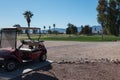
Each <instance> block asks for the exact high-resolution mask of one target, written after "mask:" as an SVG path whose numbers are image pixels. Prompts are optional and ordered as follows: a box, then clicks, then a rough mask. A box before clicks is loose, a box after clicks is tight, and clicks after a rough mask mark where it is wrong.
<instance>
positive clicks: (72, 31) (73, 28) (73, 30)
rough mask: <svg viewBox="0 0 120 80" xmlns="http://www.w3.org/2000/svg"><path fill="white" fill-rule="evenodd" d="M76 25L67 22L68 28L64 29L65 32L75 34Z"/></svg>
mask: <svg viewBox="0 0 120 80" xmlns="http://www.w3.org/2000/svg"><path fill="white" fill-rule="evenodd" d="M77 32H78V31H77V27H76V26H75V25H73V24H71V23H68V28H67V29H66V34H69V35H71V34H77Z"/></svg>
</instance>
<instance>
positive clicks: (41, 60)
mask: <svg viewBox="0 0 120 80" xmlns="http://www.w3.org/2000/svg"><path fill="white" fill-rule="evenodd" d="M46 59H47V55H46V54H43V55H41V56H40V62H43V61H46Z"/></svg>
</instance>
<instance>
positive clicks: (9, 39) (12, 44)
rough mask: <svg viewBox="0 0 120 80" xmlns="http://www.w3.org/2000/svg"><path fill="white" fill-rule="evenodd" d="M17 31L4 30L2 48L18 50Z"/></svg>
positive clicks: (2, 31)
mask: <svg viewBox="0 0 120 80" xmlns="http://www.w3.org/2000/svg"><path fill="white" fill-rule="evenodd" d="M16 39H17V29H16V28H3V29H2V30H1V42H0V47H1V48H8V47H9V48H16Z"/></svg>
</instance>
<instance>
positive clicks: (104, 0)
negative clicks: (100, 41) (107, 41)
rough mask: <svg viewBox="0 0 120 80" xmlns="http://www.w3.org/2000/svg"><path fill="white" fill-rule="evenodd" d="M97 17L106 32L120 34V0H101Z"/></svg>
mask: <svg viewBox="0 0 120 80" xmlns="http://www.w3.org/2000/svg"><path fill="white" fill-rule="evenodd" d="M97 11H98V15H97V19H98V23H100V24H101V26H102V28H103V33H104V34H111V35H115V36H119V30H120V0H99V1H98V6H97Z"/></svg>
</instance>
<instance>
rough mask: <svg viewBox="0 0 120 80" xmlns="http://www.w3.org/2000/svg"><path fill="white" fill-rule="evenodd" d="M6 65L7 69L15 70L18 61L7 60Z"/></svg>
mask: <svg viewBox="0 0 120 80" xmlns="http://www.w3.org/2000/svg"><path fill="white" fill-rule="evenodd" d="M4 67H5V69H6V70H7V71H13V70H15V69H16V68H17V62H16V61H14V60H9V61H6V63H5V66H4Z"/></svg>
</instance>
